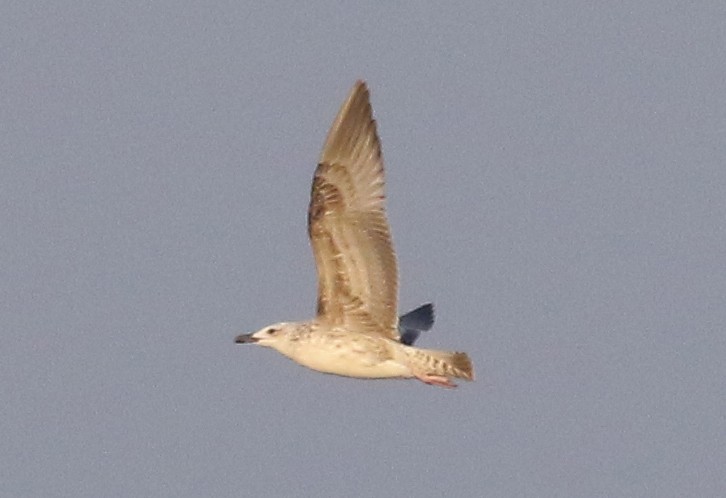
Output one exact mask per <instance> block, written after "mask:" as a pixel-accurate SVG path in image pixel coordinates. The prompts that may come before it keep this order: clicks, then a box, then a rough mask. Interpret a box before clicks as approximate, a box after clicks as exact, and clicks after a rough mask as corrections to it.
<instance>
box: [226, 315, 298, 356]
mask: <svg viewBox="0 0 726 498" xmlns="http://www.w3.org/2000/svg"><path fill="white" fill-rule="evenodd" d="M298 329H299V327H298V324H296V323H288V322H280V323H275V324H273V325H268V326H267V327H264V328H262V329H260V330H258V331H257V332H255V333H253V334H242V335H238V336H237V337H236V338H235V340H234V342H236V343H237V344H258V345H260V346H265V347H268V348H273V349H276V350H278V351H279V352H281V353H283V354H284V353H286V352H287V350H288V349H289V348H290V346H291V344H292V343H293V342H294V341H295V340H296V339H297V334H298Z"/></svg>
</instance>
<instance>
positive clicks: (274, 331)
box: [267, 329, 277, 335]
mask: <svg viewBox="0 0 726 498" xmlns="http://www.w3.org/2000/svg"><path fill="white" fill-rule="evenodd" d="M276 332H277V329H267V333H268V334H270V335H273V334H275V333H276Z"/></svg>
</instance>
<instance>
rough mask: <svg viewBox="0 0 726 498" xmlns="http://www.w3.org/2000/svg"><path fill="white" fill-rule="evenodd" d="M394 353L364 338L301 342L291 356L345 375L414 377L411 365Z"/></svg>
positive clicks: (336, 373)
mask: <svg viewBox="0 0 726 498" xmlns="http://www.w3.org/2000/svg"><path fill="white" fill-rule="evenodd" d="M393 356H394V355H392V354H391V352H389V349H388V348H386V347H384V346H382V345H381V344H377V343H376V342H375V341H372V340H368V338H365V339H364V340H330V341H327V342H326V341H321V342H318V341H316V343H312V344H308V345H300V346H299V347H298V348H296V350H295V352H294V353H293V354H292V355H290V358H292V359H293V360H295V361H296V362H297V363H299V364H301V365H304V366H306V367H308V368H312V369H313V370H317V371H319V372H325V373H330V374H335V375H343V376H346V377H358V378H367V379H383V378H390V377H411V375H412V374H411V371H410V369H409V367H408V365H407V364H406V363H405V362H401V361H397V360H396V358H394V357H393Z"/></svg>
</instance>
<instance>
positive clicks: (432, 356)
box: [406, 347, 474, 387]
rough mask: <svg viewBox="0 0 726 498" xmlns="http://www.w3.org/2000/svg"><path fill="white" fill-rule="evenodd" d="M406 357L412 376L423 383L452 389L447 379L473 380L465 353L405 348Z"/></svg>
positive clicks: (469, 362) (472, 370) (472, 368)
mask: <svg viewBox="0 0 726 498" xmlns="http://www.w3.org/2000/svg"><path fill="white" fill-rule="evenodd" d="M406 355H407V356H408V358H409V364H410V366H411V370H412V371H413V373H414V375H415V376H416V377H418V378H419V379H421V380H423V381H424V382H427V383H430V384H431V383H432V384H436V385H447V387H453V384H451V383H450V382H449V383H448V384H447V381H446V379H448V378H449V377H457V378H459V379H465V380H474V365H472V363H471V359H470V358H469V355H468V354H466V353H461V352H454V351H438V350H435V349H420V348H414V347H407V348H406ZM429 380H434V382H428V381H429ZM439 381H441V382H439Z"/></svg>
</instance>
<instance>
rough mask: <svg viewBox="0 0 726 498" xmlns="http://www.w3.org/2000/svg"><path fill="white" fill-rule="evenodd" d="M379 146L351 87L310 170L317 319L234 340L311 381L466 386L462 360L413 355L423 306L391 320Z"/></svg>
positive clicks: (469, 375) (429, 320)
mask: <svg viewBox="0 0 726 498" xmlns="http://www.w3.org/2000/svg"><path fill="white" fill-rule="evenodd" d="M384 202H385V195H384V174H383V159H382V155H381V145H380V141H379V139H378V135H377V132H376V122H375V120H374V119H373V110H372V108H371V104H370V97H369V92H368V88H367V86H366V84H365V82H363V81H357V82H356V83H355V85H354V86H353V89H352V90H351V91H350V94H349V95H348V98H347V99H346V100H345V102H344V103H343V105H342V106H341V108H340V111H339V112H338V115H337V117H336V118H335V121H334V122H333V125H332V127H331V128H330V131H329V132H328V137H327V139H326V141H325V145H324V147H323V152H322V154H321V157H320V162H319V163H318V166H317V168H316V170H315V176H314V178H313V184H312V191H311V194H310V205H309V208H308V235H309V237H310V244H311V245H312V249H313V254H314V256H315V262H316V265H317V275H318V301H317V316H316V317H315V318H313V319H312V320H307V321H301V322H281V323H276V324H273V325H269V326H267V327H264V328H263V329H261V330H259V331H257V332H255V333H252V334H242V335H239V336H237V337H236V339H235V342H236V343H239V344H252V343H254V344H258V345H260V346H265V347H269V348H273V349H275V350H277V351H278V352H279V353H282V354H283V355H285V356H287V357H288V358H290V359H292V360H293V361H295V362H297V363H299V364H300V365H303V366H305V367H308V368H311V369H313V370H317V371H318V372H323V373H328V374H335V375H341V376H346V377H355V378H361V379H387V378H409V379H410V378H416V379H419V380H420V381H422V382H425V383H426V384H430V385H435V386H441V387H456V384H454V383H453V382H452V381H451V378H452V377H454V378H461V379H466V380H473V379H474V369H473V366H472V363H471V360H470V359H469V356H468V355H467V354H466V353H461V352H450V351H438V350H433V349H421V348H417V347H414V346H413V343H414V341H415V340H416V338H417V337H418V334H419V332H420V331H421V330H428V329H430V328H431V326H432V325H433V321H434V316H433V307H432V306H431V305H430V304H425V305H423V306H421V307H419V308H417V309H415V310H413V311H411V312H410V313H407V314H405V315H403V316H401V317H399V316H398V313H397V309H398V269H397V264H396V254H395V252H394V249H393V243H392V240H391V232H390V228H389V225H388V220H387V219H386V211H385V204H384Z"/></svg>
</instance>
